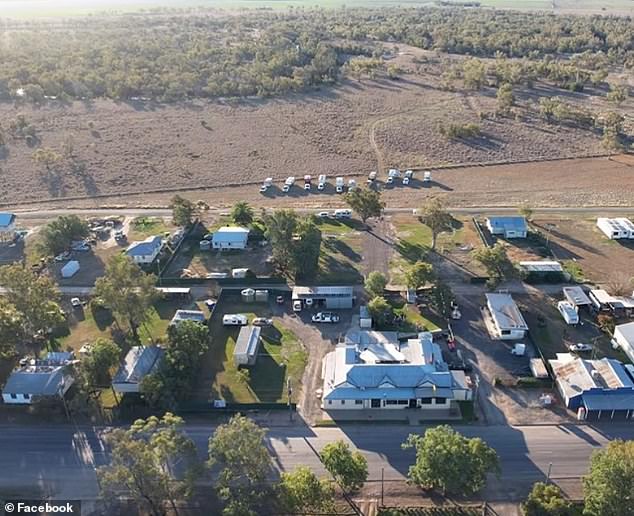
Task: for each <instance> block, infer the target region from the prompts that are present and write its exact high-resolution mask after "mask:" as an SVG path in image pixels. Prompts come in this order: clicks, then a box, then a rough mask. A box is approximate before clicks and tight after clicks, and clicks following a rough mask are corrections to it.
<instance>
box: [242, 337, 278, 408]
mask: <svg viewBox="0 0 634 516" xmlns="http://www.w3.org/2000/svg"><path fill="white" fill-rule="evenodd" d="M285 375H286V364H285V363H281V364H278V363H277V362H276V361H275V360H274V359H273V357H272V356H271V355H270V354H269V352H268V350H267V349H266V348H265V347H264V346H261V347H260V352H259V353H258V360H257V362H256V364H255V366H254V367H252V368H251V373H250V379H249V387H250V388H251V390H252V391H253V393H254V394H255V396H256V398H257V399H258V401H262V402H275V401H278V400H279V399H281V398H282V393H283V391H284V377H285Z"/></svg>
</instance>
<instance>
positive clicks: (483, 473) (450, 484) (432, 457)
mask: <svg viewBox="0 0 634 516" xmlns="http://www.w3.org/2000/svg"><path fill="white" fill-rule="evenodd" d="M403 448H414V449H415V450H416V462H415V463H414V464H413V465H412V466H410V468H409V472H408V477H409V479H410V481H411V482H413V483H414V484H416V485H418V486H420V487H422V488H424V489H436V490H439V491H440V492H441V493H443V494H446V493H451V494H457V495H462V496H470V495H472V494H474V493H476V492H478V491H479V490H480V489H482V488H483V487H484V486H485V485H486V478H487V474H488V473H499V469H500V466H499V460H498V456H497V453H496V452H495V450H493V449H492V448H489V446H487V445H486V443H485V442H484V441H483V440H482V439H480V438H473V439H468V438H466V437H464V436H462V435H460V434H459V433H458V432H456V431H455V430H454V429H453V428H451V427H450V426H447V425H442V426H437V427H434V428H429V429H428V430H426V431H425V434H424V435H415V434H410V436H409V437H408V438H407V440H406V441H405V443H403Z"/></svg>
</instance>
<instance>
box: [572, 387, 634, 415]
mask: <svg viewBox="0 0 634 516" xmlns="http://www.w3.org/2000/svg"><path fill="white" fill-rule="evenodd" d="M583 404H584V406H585V407H586V410H608V411H612V410H634V391H632V392H631V393H629V392H615V393H603V394H602V393H596V394H595V393H592V394H586V395H584V396H583Z"/></svg>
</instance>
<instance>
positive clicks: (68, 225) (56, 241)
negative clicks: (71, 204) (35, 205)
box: [39, 215, 90, 256]
mask: <svg viewBox="0 0 634 516" xmlns="http://www.w3.org/2000/svg"><path fill="white" fill-rule="evenodd" d="M89 234H90V229H89V227H88V223H87V222H86V221H85V220H83V219H80V218H79V217H78V216H77V215H61V216H59V217H57V218H56V219H54V220H52V221H51V222H49V223H48V224H46V225H45V226H44V227H43V228H42V229H41V230H40V233H39V238H40V241H39V249H40V251H42V252H43V253H44V254H46V255H48V256H53V255H56V254H59V253H61V252H62V251H66V250H68V249H69V248H70V245H71V242H72V241H73V240H81V239H83V238H86V237H87V236H88V235H89Z"/></svg>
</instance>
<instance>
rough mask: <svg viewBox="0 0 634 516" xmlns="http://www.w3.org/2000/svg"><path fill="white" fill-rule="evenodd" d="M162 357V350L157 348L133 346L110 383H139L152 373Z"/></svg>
mask: <svg viewBox="0 0 634 516" xmlns="http://www.w3.org/2000/svg"><path fill="white" fill-rule="evenodd" d="M162 357H163V348H161V347H159V346H133V347H132V348H130V351H128V354H127V355H126V356H125V359H124V361H123V364H121V367H119V370H118V371H117V374H115V375H114V378H113V379H112V383H113V384H114V383H139V382H140V381H141V380H142V379H143V377H144V376H146V375H147V374H149V373H151V372H152V370H153V369H154V368H155V367H156V366H157V365H158V363H159V362H160V360H161V358H162Z"/></svg>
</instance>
